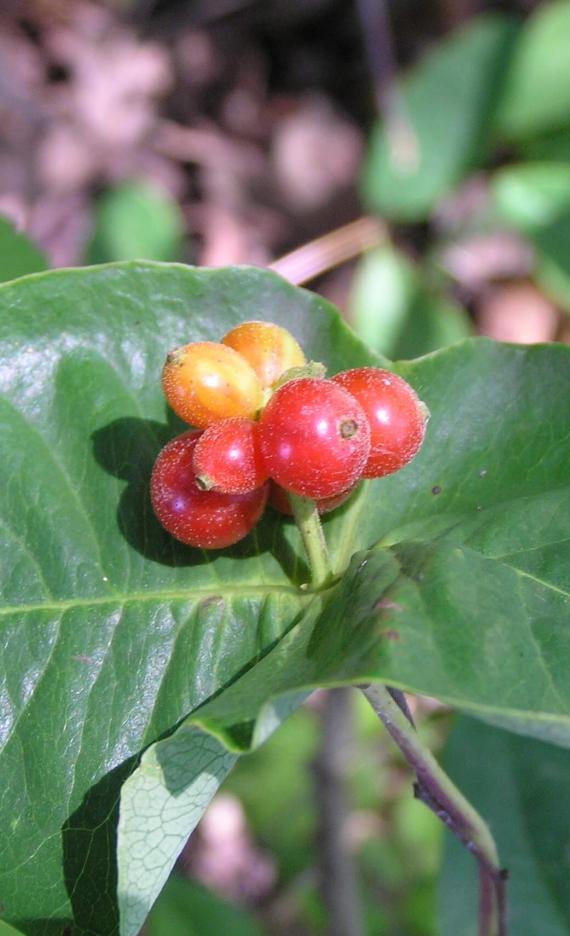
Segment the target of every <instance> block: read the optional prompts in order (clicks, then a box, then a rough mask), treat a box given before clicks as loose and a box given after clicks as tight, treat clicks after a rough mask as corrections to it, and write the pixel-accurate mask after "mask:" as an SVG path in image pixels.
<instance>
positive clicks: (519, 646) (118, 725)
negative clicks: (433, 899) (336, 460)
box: [0, 263, 570, 936]
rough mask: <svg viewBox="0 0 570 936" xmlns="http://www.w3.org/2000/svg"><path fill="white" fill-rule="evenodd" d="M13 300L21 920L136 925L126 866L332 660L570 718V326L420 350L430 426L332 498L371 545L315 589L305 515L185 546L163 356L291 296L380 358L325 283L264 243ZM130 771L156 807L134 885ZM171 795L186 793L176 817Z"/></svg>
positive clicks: (336, 679)
mask: <svg viewBox="0 0 570 936" xmlns="http://www.w3.org/2000/svg"><path fill="white" fill-rule="evenodd" d="M0 312H1V314H0V330H1V332H2V334H1V335H0V349H1V350H0V392H1V394H2V395H1V397H0V419H1V422H2V441H3V458H2V460H1V461H0V466H1V467H0V475H1V477H0V482H1V483H0V519H1V523H2V536H3V539H2V541H1V543H0V552H1V557H2V561H1V563H0V570H1V572H0V574H1V576H2V579H1V589H0V590H1V594H2V602H3V604H2V606H0V616H1V618H2V651H3V652H2V663H1V668H0V700H1V702H0V705H1V709H0V711H1V712H2V716H1V718H0V731H1V745H2V750H1V753H0V771H1V773H2V776H3V777H5V778H8V781H7V782H6V783H5V785H4V787H3V795H2V800H1V804H0V893H1V894H2V901H3V903H4V906H5V916H6V918H7V919H8V920H10V921H11V922H14V923H15V924H16V925H17V926H19V927H20V928H21V929H22V930H23V932H25V933H26V934H32V936H40V934H42V936H44V934H47V936H52V934H53V936H56V934H57V936H61V931H62V929H63V927H64V926H65V925H68V924H69V923H70V921H72V920H73V925H74V930H75V931H76V932H77V933H78V934H94V933H96V934H97V936H107V934H115V933H116V931H117V893H116V888H117V873H118V874H119V876H120V880H121V882H122V883H121V886H122V887H123V882H124V881H127V885H126V886H125V887H124V892H123V891H122V895H123V898H122V899H124V900H128V901H129V902H130V903H131V905H132V906H133V907H136V905H137V903H138V901H139V899H140V900H141V902H142V905H143V906H142V910H143V911H144V910H145V909H148V904H149V903H150V902H151V900H152V899H153V896H155V895H156V893H157V885H158V882H159V881H160V883H162V882H163V880H164V869H165V868H166V866H167V865H168V866H170V864H171V863H172V860H173V854H174V852H175V851H176V849H177V848H178V847H179V845H180V841H181V839H182V837H183V834H184V830H185V829H186V831H187V830H188V829H189V827H191V825H192V824H193V823H194V822H195V821H196V817H197V814H198V811H199V808H198V807H200V806H202V805H203V804H204V803H205V801H206V799H207V797H208V795H209V794H210V793H211V792H212V790H213V789H214V787H215V786H216V784H217V782H218V781H219V779H220V776H221V774H222V772H223V770H224V769H226V768H227V767H228V765H229V763H230V760H231V757H230V756H229V755H231V754H236V753H240V752H241V751H244V750H248V749H250V748H251V747H255V746H257V745H258V744H260V743H262V742H263V740H265V738H266V737H268V736H269V735H270V734H271V733H272V732H273V731H274V730H275V728H276V727H277V726H278V725H279V724H280V722H281V721H282V720H283V718H285V717H286V716H287V715H288V713H289V712H290V711H292V710H293V709H294V708H295V707H296V706H297V705H298V704H299V702H300V701H301V700H302V699H303V698H304V697H305V696H306V694H307V693H308V692H309V691H310V690H311V689H312V688H313V687H314V686H318V685H334V684H339V683H351V682H361V681H364V680H366V679H372V678H377V679H390V680H391V681H392V682H393V683H394V684H395V685H402V686H404V687H406V688H409V689H411V690H412V691H414V690H415V691H429V692H430V693H431V694H432V695H435V696H438V695H439V696H440V697H441V698H445V699H449V700H452V701H455V702H456V704H457V705H458V706H460V707H462V708H464V709H466V710H469V711H474V712H477V713H478V714H480V715H482V716H484V717H485V718H492V719H493V720H495V721H498V720H501V721H504V722H506V723H509V724H510V725H511V727H513V729H515V730H518V731H523V732H524V731H527V732H531V733H532V732H534V733H538V734H541V733H542V734H543V735H545V734H548V733H550V734H552V736H555V737H556V738H557V740H559V741H560V743H568V734H569V733H568V724H569V713H570V705H569V704H568V692H569V690H568V689H567V680H566V679H565V678H564V674H565V673H566V672H567V668H568V663H569V657H570V646H569V643H570V641H569V638H568V636H567V626H566V621H567V607H568V589H569V581H568V573H567V569H568V567H569V562H568V559H569V558H570V556H569V548H568V544H569V542H570V535H569V526H570V513H569V511H568V509H567V508H568V498H569V480H568V463H569V458H570V438H569V434H568V409H569V403H570V349H568V348H565V347H556V346H549V347H537V348H516V347H509V346H500V345H494V344H493V343H492V342H487V341H469V342H465V343H463V344H461V345H457V346H455V347H453V348H451V349H448V350H446V351H443V352H439V353H436V354H433V355H429V356H427V357H424V358H422V359H421V360H419V361H416V362H412V363H407V364H402V365H400V367H399V368H398V370H399V372H400V373H402V374H403V376H404V377H406V378H407V379H409V380H410V381H411V382H412V384H413V385H414V386H415V387H416V389H417V390H418V391H419V392H420V394H421V396H422V397H423V398H425V400H426V402H427V404H428V405H429V407H430V409H431V412H432V419H431V422H430V426H429V431H428V436H427V441H426V445H425V447H424V449H423V450H422V452H421V453H420V455H419V456H418V457H417V459H416V460H415V461H414V462H413V463H412V464H411V465H410V466H409V467H408V468H406V469H404V471H402V472H400V473H399V474H397V475H394V476H392V477H389V478H386V479H383V480H380V481H377V482H369V483H367V484H365V485H363V487H362V490H361V492H360V494H359V495H358V496H357V497H356V498H355V499H354V500H353V501H352V502H351V503H349V504H347V505H346V506H344V507H343V508H341V509H340V510H338V511H336V512H334V513H333V514H331V515H330V517H329V518H327V519H326V521H325V528H326V534H327V538H328V540H329V543H330V547H331V555H332V560H333V564H334V568H335V569H336V570H337V571H338V572H339V573H342V572H343V570H348V571H347V572H346V574H345V575H344V576H342V577H341V578H340V580H339V582H338V584H336V585H335V586H334V588H331V589H328V590H327V591H325V592H323V593H319V594H311V593H310V592H307V591H304V590H301V589H300V588H299V585H300V584H301V583H303V582H306V581H307V569H306V566H305V561H304V558H303V555H302V552H301V546H300V541H299V538H298V536H297V534H296V531H295V529H294V527H293V525H292V524H290V523H289V522H286V521H285V522H284V521H283V520H282V519H281V518H280V517H277V516H276V515H271V514H269V513H268V514H267V516H266V517H265V518H264V520H263V522H262V524H261V525H260V526H259V527H258V529H257V530H256V532H255V534H254V535H253V536H252V537H250V538H249V539H248V540H246V541H244V542H243V543H242V544H238V546H236V547H235V548H234V549H232V550H225V551H222V552H221V553H213V554H212V553H210V554H208V555H206V554H202V553H198V552H196V551H193V550H189V549H185V548H183V547H182V546H177V545H176V544H175V543H174V542H173V541H172V540H171V539H170V538H169V537H168V536H167V535H166V534H164V533H162V532H161V530H160V529H159V527H158V525H157V524H156V522H155V521H154V519H153V517H152V513H151V510H150V506H149V502H148V479H149V473H150V468H151V465H152V462H153V459H154V457H155V455H156V453H157V451H158V449H159V448H160V446H161V445H162V444H163V443H164V442H165V441H166V439H168V438H170V437H172V435H174V434H176V432H178V431H180V425H179V423H177V421H176V420H174V419H173V418H172V417H171V416H170V415H169V414H168V412H167V408H166V406H165V403H164V401H163V399H162V395H161V391H160V386H159V380H158V375H159V374H160V370H161V366H162V362H163V358H164V355H165V353H166V351H167V350H168V349H169V348H170V347H171V346H173V345H177V344H180V343H182V342H184V341H188V340H196V339H206V340H212V339H214V340H215V339H216V338H218V337H219V336H220V335H221V334H223V332H224V331H225V330H226V329H228V328H229V327H231V326H232V325H235V324H236V323H237V322H239V321H240V320H243V319H244V318H259V319H271V320H273V321H275V322H277V323H278V324H282V325H285V326H286V327H289V328H290V329H291V330H292V331H293V333H294V334H295V336H296V337H297V339H298V340H299V341H301V343H302V344H303V346H304V347H305V349H306V351H307V354H308V356H310V357H311V358H314V359H317V360H323V361H324V362H325V363H326V364H327V365H328V367H329V369H330V372H331V373H333V372H335V371H337V370H341V369H343V368H346V367H353V366H359V365H364V364H380V365H381V364H383V363H385V362H384V360H383V359H382V358H381V357H379V356H378V355H375V354H374V353H373V352H372V351H369V350H367V349H366V347H365V346H364V345H363V344H362V343H361V342H360V341H359V340H358V339H357V338H355V337H354V335H352V334H351V333H350V331H349V330H348V329H347V328H346V326H345V325H344V324H343V323H342V322H341V320H340V318H339V316H338V315H337V314H336V313H335V312H334V310H332V309H331V307H330V306H329V305H328V304H327V303H326V302H324V301H323V300H321V299H319V298H317V297H316V296H312V295H310V294H309V293H307V292H305V291H303V290H298V289H295V288H293V287H291V286H290V285H288V284H287V283H285V282H284V281H283V280H281V279H280V278H279V277H277V276H275V275H274V274H272V273H269V272H267V271H261V270H251V269H243V268H237V269H228V270H195V269H192V268H185V267H182V266H176V265H172V266H170V265H161V264H152V263H147V264H142V263H140V264H136V263H128V264H120V265H116V266H109V267H104V268H98V269H94V270H72V271H53V272H50V273H47V274H43V275H39V276H34V277H30V278H28V279H23V280H19V281H17V282H15V283H10V284H7V285H5V286H3V287H0ZM537 388H540V392H537ZM378 541H380V545H381V548H379V549H377V550H372V551H369V550H370V547H371V546H372V545H373V544H374V543H377V542H378ZM358 550H362V551H363V552H361V553H360V555H359V556H358V557H356V558H354V559H352V560H351V557H352V556H353V554H354V553H355V552H357V551H358ZM477 583H479V587H477ZM479 608H480V610H479ZM563 612H564V614H563ZM462 622H465V623H462ZM507 677H508V678H507ZM189 713H191V714H190V717H189V718H187V716H188V715H189ZM175 726H179V728H178V730H179V732H180V736H179V735H178V734H176V733H174V734H171V732H172V730H173V728H174V727H175ZM181 739H182V740H183V741H184V743H186V742H189V743H190V746H191V748H190V753H189V755H188V761H187V763H186V761H185V762H184V767H186V766H187V768H188V771H187V773H185V772H183V773H180V772H176V770H175V768H178V767H179V766H180V764H179V763H178V761H177V758H176V756H175V755H176V752H177V751H178V745H179V744H180V743H181ZM156 741H160V746H159V748H156V749H153V748H150V749H149V750H148V751H147V753H146V754H145V755H144V758H143V762H142V767H141V768H140V769H139V770H138V771H137V772H136V773H133V769H136V766H137V764H138V763H139V759H140V755H141V753H142V752H143V750H144V749H146V748H149V745H152V744H153V742H156ZM216 745H218V746H216ZM206 747H207V748H208V750H207V751H206V753H207V754H208V756H210V754H211V760H212V762H213V763H211V762H210V761H207V762H206V763H205V762H204V756H205V755H204V752H205V748H206ZM228 752H229V753H228ZM200 758H202V760H200ZM226 758H227V760H226ZM157 764H158V765H159V766H157ZM149 765H154V766H155V768H156V769H155V770H154V772H153V771H151V772H150V773H151V776H150V779H151V780H152V783H151V785H150V787H148V780H149V773H148V770H147V768H148V766H149ZM173 771H174V774H175V777H176V786H175V787H174V788H172V785H171V784H170V780H169V778H170V777H172V775H173ZM213 771H214V772H213ZM131 775H132V780H130V781H129V783H128V785H126V786H125V788H124V790H125V794H124V799H123V804H122V806H121V809H122V825H121V832H120V838H121V845H120V868H119V869H118V870H117V867H116V864H115V854H116V836H117V821H118V813H119V794H120V790H121V786H122V785H123V784H125V781H126V780H127V778H128V777H129V776H131ZM140 782H142V786H143V791H142V803H141V802H140V801H139V800H138V796H137V784H139V783H140ZM145 784H147V785H146V788H145ZM169 784H170V786H169ZM188 784H192V789H190V790H186V786H187V785H188ZM173 789H175V791H176V796H174V795H173ZM165 794H166V795H165ZM129 798H130V799H131V803H132V805H133V810H132V813H131V817H134V821H135V822H138V821H139V820H140V819H141V818H142V820H143V825H142V827H141V828H142V830H143V831H144V832H145V833H149V832H151V831H152V830H153V829H154V832H156V835H154V834H153V835H150V834H148V835H147V839H146V841H145V848H146V847H148V851H147V852H146V859H145V858H142V864H143V865H144V868H143V871H144V873H143V874H140V875H138V876H137V875H136V874H135V878H134V884H133V886H132V887H131V876H130V874H131V870H132V869H131V868H130V867H129V866H130V865H131V863H132V862H133V860H134V859H137V860H138V861H139V862H140V861H141V857H142V856H141V853H140V849H139V844H140V843H137V841H136V835H135V837H134V838H130V836H131V833H132V832H133V825H132V823H131V819H130V818H129V812H128V808H129V802H128V801H129ZM157 798H158V799H161V798H162V802H163V804H164V805H165V808H167V809H169V810H170V809H171V808H173V809H174V810H175V812H176V809H177V808H178V803H173V799H177V800H178V802H179V803H183V802H184V803H185V805H187V806H188V809H187V811H186V812H185V813H184V815H183V817H181V818H180V820H179V822H177V823H176V834H175V835H174V836H172V837H170V839H171V841H170V843H169V835H168V834H167V832H168V829H167V828H166V829H165V828H163V827H162V826H160V827H158V829H157V826H156V803H157ZM141 805H142V809H141V808H139V807H140V806H141ZM147 807H148V810H149V811H148V815H145V813H146V811H147ZM176 815H179V813H176ZM145 823H146V825H145ZM153 823H154V825H153ZM184 823H186V825H185V826H184ZM151 826H152V829H151ZM182 826H184V828H182ZM134 832H136V829H134ZM125 843H126V844H125ZM172 843H174V846H173V845H172ZM157 853H159V855H158V860H157ZM135 871H136V868H135ZM147 874H148V877H146V876H145V875H147ZM138 888H140V893H139V891H138ZM139 909H141V908H140V907H139ZM137 919H138V918H137ZM131 925H134V923H132V924H131V923H128V924H127V922H125V926H124V927H123V932H128V926H131Z"/></svg>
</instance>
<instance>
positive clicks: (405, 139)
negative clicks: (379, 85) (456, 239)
mask: <svg viewBox="0 0 570 936" xmlns="http://www.w3.org/2000/svg"><path fill="white" fill-rule="evenodd" d="M515 33H516V29H515V26H514V24H513V22H512V21H511V20H510V19H508V18H506V17H499V16H486V17H480V18H478V19H476V20H474V21H473V22H472V23H471V24H470V25H469V26H468V27H467V28H465V29H464V30H462V31H461V32H458V33H456V34H454V35H452V36H451V37H450V38H448V39H444V40H443V41H442V42H441V43H440V44H439V45H438V46H437V47H436V48H435V49H434V50H433V52H432V53H431V54H430V55H429V56H428V57H427V58H426V59H425V60H424V61H422V62H420V64H419V65H417V66H416V67H415V68H414V69H413V71H412V72H411V73H410V74H409V76H408V78H407V79H406V81H405V82H404V83H403V85H402V113H401V114H400V115H399V120H398V122H396V120H394V121H393V123H392V124H391V125H390V126H387V125H386V124H382V125H380V126H379V127H377V128H376V130H375V132H374V134H373V137H372V143H371V150H370V153H369V155H368V160H367V163H366V166H365V172H364V178H363V193H364V197H365V200H366V201H367V203H368V204H369V205H370V206H371V207H372V208H374V209H375V210H377V211H380V212H381V213H382V214H384V215H386V216H387V217H390V218H396V219H397V220H403V221H414V220H421V219H423V218H425V217H427V216H428V215H429V213H430V212H431V209H432V208H433V207H434V205H435V204H436V203H437V202H438V201H439V199H440V198H441V197H442V196H443V195H446V194H447V193H448V192H450V191H451V189H452V188H453V187H454V186H455V185H456V184H457V182H458V181H459V180H460V179H461V178H462V177H463V176H464V175H465V173H466V172H467V171H468V170H469V169H471V168H473V167H474V166H476V165H477V164H478V163H479V162H480V161H481V159H482V158H484V157H485V156H486V154H487V151H488V149H489V145H490V141H491V131H492V121H493V116H494V110H495V107H496V104H497V100H498V96H499V93H500V89H501V86H502V80H503V76H504V74H505V63H506V62H508V59H509V56H510V54H511V48H512V45H513V39H514V36H515Z"/></svg>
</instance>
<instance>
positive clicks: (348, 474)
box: [260, 377, 370, 500]
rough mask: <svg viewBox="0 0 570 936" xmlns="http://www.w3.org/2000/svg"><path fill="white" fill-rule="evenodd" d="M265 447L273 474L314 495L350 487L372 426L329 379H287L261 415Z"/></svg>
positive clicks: (359, 471)
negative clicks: (287, 381)
mask: <svg viewBox="0 0 570 936" xmlns="http://www.w3.org/2000/svg"><path fill="white" fill-rule="evenodd" d="M260 427H261V452H262V455H263V458H264V459H265V464H266V465H267V469H268V471H269V474H270V477H271V478H272V479H273V480H274V481H276V482H277V483H278V484H279V485H281V487H283V488H285V490H286V491H291V492H292V493H293V494H300V495H302V496H304V497H310V498H312V499H314V500H322V499H323V498H325V497H333V496H334V495H335V494H340V493H342V492H343V491H346V490H348V488H350V487H352V485H353V484H354V483H355V482H356V481H357V479H358V478H359V477H360V475H361V474H362V470H363V468H364V466H365V464H366V461H367V459H368V453H369V451H370V427H369V426H368V421H367V419H366V416H365V414H364V411H363V409H362V407H361V406H360V404H359V403H357V401H356V400H355V399H354V397H352V396H351V395H350V394H349V393H347V392H346V391H345V390H343V389H342V388H341V387H339V386H338V385H337V384H335V383H332V381H330V380H324V379H318V378H317V379H315V378H311V377H302V378H300V379H298V380H292V381H291V382H290V383H286V384H284V385H283V386H282V387H280V388H279V389H278V390H277V391H276V392H275V393H274V394H273V396H272V397H271V399H270V400H269V403H268V404H267V406H266V407H265V409H264V410H263V413H262V414H261V418H260Z"/></svg>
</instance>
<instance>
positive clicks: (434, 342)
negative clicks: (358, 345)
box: [349, 246, 471, 359]
mask: <svg viewBox="0 0 570 936" xmlns="http://www.w3.org/2000/svg"><path fill="white" fill-rule="evenodd" d="M349 317H350V320H351V322H352V324H353V327H354V329H355V331H356V333H357V334H358V335H360V337H361V338H362V339H363V340H364V341H366V342H367V344H369V345H370V346H371V347H373V348H375V349H376V350H377V351H380V352H381V353H382V354H385V355H387V356H388V357H389V358H395V359H405V358H413V357H419V356H420V355H422V354H427V353H428V352H430V351H436V350H437V349H438V348H443V347H445V346H446V345H450V344H454V343H455V342H456V341H461V340H462V339H463V338H467V337H469V335H470V334H471V327H470V324H469V318H468V316H467V315H466V313H465V312H464V310H463V309H462V308H461V306H459V305H457V304H456V303H454V302H452V301H451V300H450V299H447V298H446V297H444V296H443V295H440V294H439V293H438V292H436V291H435V290H431V289H429V287H428V285H427V283H426V282H425V280H424V278H423V277H422V274H421V272H420V270H419V269H418V268H417V267H415V266H414V264H413V263H412V262H411V261H410V260H408V259H407V257H405V256H404V254H403V253H401V252H400V251H399V250H397V249H396V248H394V247H391V246H387V247H379V248H377V249H376V250H371V251H369V252H368V253H367V254H366V255H365V256H364V257H363V258H362V260H361V261H360V263H359V265H358V267H357V269H356V272H355V276H354V280H353V288H352V293H351V297H350V304H349Z"/></svg>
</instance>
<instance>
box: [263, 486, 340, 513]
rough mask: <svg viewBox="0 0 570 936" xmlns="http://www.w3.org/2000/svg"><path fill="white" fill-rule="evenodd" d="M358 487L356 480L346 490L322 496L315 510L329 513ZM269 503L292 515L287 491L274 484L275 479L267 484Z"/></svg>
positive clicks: (274, 507) (278, 509)
mask: <svg viewBox="0 0 570 936" xmlns="http://www.w3.org/2000/svg"><path fill="white" fill-rule="evenodd" d="M357 487H358V482H357V483H356V484H355V485H354V486H353V487H351V488H349V490H348V491H343V492H342V494H334V495H333V497H324V498H323V499H322V500H318V501H317V502H316V504H317V510H318V511H319V513H320V514H327V513H330V512H331V510H336V508H337V507H340V505H341V504H344V502H345V501H347V500H348V498H349V497H351V495H352V494H354V492H355V490H356V488H357ZM269 503H270V504H271V506H272V507H273V509H274V510H277V511H278V512H279V513H282V514H286V515H287V516H288V517H292V516H293V509H292V507H291V504H290V502H289V498H288V496H287V491H284V490H283V488H282V487H279V485H278V484H275V481H271V482H270V485H269Z"/></svg>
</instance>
